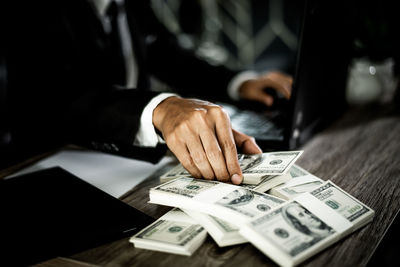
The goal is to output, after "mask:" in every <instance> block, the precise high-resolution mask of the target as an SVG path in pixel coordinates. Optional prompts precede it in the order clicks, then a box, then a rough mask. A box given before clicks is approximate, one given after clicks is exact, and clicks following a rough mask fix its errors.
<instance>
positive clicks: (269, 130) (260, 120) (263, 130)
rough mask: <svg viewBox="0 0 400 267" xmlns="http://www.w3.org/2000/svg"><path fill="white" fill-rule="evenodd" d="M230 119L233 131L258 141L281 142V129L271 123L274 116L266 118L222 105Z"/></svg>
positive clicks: (263, 115) (255, 113)
mask: <svg viewBox="0 0 400 267" xmlns="http://www.w3.org/2000/svg"><path fill="white" fill-rule="evenodd" d="M222 106H223V107H224V109H225V111H226V112H227V113H228V114H229V116H230V118H231V123H232V127H233V128H234V129H235V130H238V131H240V132H243V133H245V134H247V135H250V136H253V137H254V138H256V139H258V140H283V129H282V128H278V127H277V126H276V124H275V123H274V122H273V120H274V118H276V117H277V116H278V112H276V114H270V116H268V117H267V116H266V115H265V114H262V113H257V112H254V111H250V110H240V109H238V108H236V107H235V106H232V105H228V104H225V103H224V104H222Z"/></svg>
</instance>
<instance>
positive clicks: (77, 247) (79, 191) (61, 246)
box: [0, 167, 154, 266]
mask: <svg viewBox="0 0 400 267" xmlns="http://www.w3.org/2000/svg"><path fill="white" fill-rule="evenodd" d="M110 179H112V177H110ZM0 214H1V215H0V254H1V256H0V266H24V265H30V264H35V263H38V262H41V261H44V260H47V259H50V258H53V257H56V256H69V255H71V254H73V253H77V252H80V251H83V250H86V249H89V248H93V247H96V246H99V245H102V244H105V243H107V242H110V241H114V240H117V239H121V238H123V237H127V236H132V235H134V234H135V233H137V232H138V231H139V230H141V229H142V228H144V227H145V226H147V225H149V224H150V223H152V222H153V221H154V219H153V218H151V217H149V216H147V215H146V214H144V213H142V212H141V211H139V210H137V209H135V208H133V207H131V206H129V205H128V204H126V203H124V202H122V201H121V200H119V199H117V198H114V197H113V196H111V195H109V194H107V193H105V192H103V191H101V190H100V189H98V188H96V187H94V186H92V185H91V184H89V183H87V182H85V181H83V180H81V179H80V178H78V177H76V176H74V175H72V174H71V173H69V172H67V171H65V170H64V169H62V168H60V167H55V168H50V169H46V170H42V171H38V172H34V173H30V174H26V175H21V176H19V177H14V178H10V179H6V180H0ZM127 242H128V241H127Z"/></svg>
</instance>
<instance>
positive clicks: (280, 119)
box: [218, 0, 351, 151]
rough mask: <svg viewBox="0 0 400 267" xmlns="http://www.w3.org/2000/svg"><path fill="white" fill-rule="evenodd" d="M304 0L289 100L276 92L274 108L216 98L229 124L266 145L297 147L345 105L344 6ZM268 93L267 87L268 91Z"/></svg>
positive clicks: (346, 48) (347, 51) (267, 147)
mask: <svg viewBox="0 0 400 267" xmlns="http://www.w3.org/2000/svg"><path fill="white" fill-rule="evenodd" d="M329 2H330V3H326V1H315V0H314V1H313V0H309V1H307V0H306V1H304V5H303V6H304V10H302V11H301V12H299V16H301V28H300V31H299V35H300V36H299V37H298V39H299V45H298V49H297V55H296V66H295V73H294V83H293V87H292V96H291V99H290V100H286V99H283V98H282V97H279V96H278V95H275V101H274V103H275V104H274V107H272V108H266V107H265V106H263V105H261V104H258V103H249V102H244V101H242V102H240V103H234V104H232V103H218V104H220V105H222V106H223V107H224V108H225V110H226V111H227V113H228V114H229V115H230V117H231V122H232V127H233V128H234V129H236V130H239V131H241V132H243V133H245V134H248V135H250V136H253V137H254V138H255V139H256V141H257V143H258V145H259V146H260V147H261V148H262V149H263V150H264V151H268V150H278V149H279V150H288V149H296V148H298V147H299V146H301V145H303V144H304V143H305V142H306V141H307V140H308V139H309V138H310V137H311V136H313V135H314V134H315V133H316V132H317V131H319V130H321V129H323V128H324V127H325V126H327V125H328V124H329V123H330V122H332V120H333V119H335V118H337V117H338V116H339V115H340V114H342V113H343V111H344V110H345V108H346V102H345V86H346V80H347V69H348V67H347V66H348V64H349V59H350V56H349V55H350V48H351V46H350V45H351V42H350V40H351V39H350V36H349V35H348V30H347V29H348V28H349V27H348V25H347V24H346V23H347V21H348V20H347V14H345V12H346V8H345V7H342V6H341V5H340V4H337V3H336V2H332V1H329ZM270 92H271V90H270Z"/></svg>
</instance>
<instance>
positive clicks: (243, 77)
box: [228, 70, 259, 101]
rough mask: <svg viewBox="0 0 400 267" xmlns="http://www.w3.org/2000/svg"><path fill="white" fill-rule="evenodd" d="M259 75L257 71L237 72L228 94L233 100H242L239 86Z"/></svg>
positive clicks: (229, 85)
mask: <svg viewBox="0 0 400 267" xmlns="http://www.w3.org/2000/svg"><path fill="white" fill-rule="evenodd" d="M258 76H259V75H258V73H257V72H255V71H251V70H249V71H243V72H240V73H239V74H237V75H236V76H235V77H233V79H232V80H231V81H230V82H229V84H228V95H229V97H230V98H232V99H233V100H236V101H238V100H240V96H239V88H240V86H241V85H242V83H244V82H245V81H247V80H251V79H255V78H257V77H258Z"/></svg>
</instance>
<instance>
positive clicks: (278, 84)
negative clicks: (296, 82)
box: [262, 72, 293, 99]
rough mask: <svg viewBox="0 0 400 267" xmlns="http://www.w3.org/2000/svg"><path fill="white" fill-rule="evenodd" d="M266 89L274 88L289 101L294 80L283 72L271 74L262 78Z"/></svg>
mask: <svg viewBox="0 0 400 267" xmlns="http://www.w3.org/2000/svg"><path fill="white" fill-rule="evenodd" d="M262 81H263V83H264V87H272V88H274V89H275V90H276V91H278V92H279V93H281V94H282V95H283V96H284V97H285V98H287V99H289V98H290V95H291V93H292V84H293V78H292V77H291V76H289V75H286V74H283V73H281V72H270V73H267V74H266V75H264V76H263V77H262Z"/></svg>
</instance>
